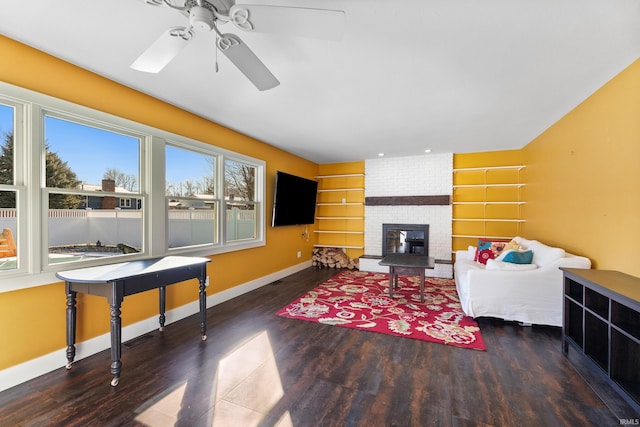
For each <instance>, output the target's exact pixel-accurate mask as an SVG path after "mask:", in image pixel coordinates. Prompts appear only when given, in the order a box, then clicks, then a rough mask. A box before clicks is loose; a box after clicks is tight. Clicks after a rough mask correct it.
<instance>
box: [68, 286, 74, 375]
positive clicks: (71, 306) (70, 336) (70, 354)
mask: <svg viewBox="0 0 640 427" xmlns="http://www.w3.org/2000/svg"><path fill="white" fill-rule="evenodd" d="M66 288H67V365H66V368H67V369H71V364H72V363H73V359H75V357H76V292H74V291H72V290H71V289H70V288H71V286H70V285H69V283H67V284H66Z"/></svg>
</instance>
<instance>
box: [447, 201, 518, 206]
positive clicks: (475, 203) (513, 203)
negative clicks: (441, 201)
mask: <svg viewBox="0 0 640 427" xmlns="http://www.w3.org/2000/svg"><path fill="white" fill-rule="evenodd" d="M452 204H453V205H526V204H527V202H507V201H505V202H453V203H452Z"/></svg>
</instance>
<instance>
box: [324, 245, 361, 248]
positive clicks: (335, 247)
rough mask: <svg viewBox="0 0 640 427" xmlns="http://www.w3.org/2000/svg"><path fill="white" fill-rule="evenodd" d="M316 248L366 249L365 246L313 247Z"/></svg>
mask: <svg viewBox="0 0 640 427" xmlns="http://www.w3.org/2000/svg"><path fill="white" fill-rule="evenodd" d="M313 247H314V248H341V249H364V246H349V245H313Z"/></svg>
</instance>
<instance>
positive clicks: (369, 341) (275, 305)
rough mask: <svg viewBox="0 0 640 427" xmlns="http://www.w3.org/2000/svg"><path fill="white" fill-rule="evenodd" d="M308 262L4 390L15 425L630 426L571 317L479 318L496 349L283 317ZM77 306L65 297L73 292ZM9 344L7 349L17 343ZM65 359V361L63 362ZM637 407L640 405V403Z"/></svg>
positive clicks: (308, 284)
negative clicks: (116, 358)
mask: <svg viewBox="0 0 640 427" xmlns="http://www.w3.org/2000/svg"><path fill="white" fill-rule="evenodd" d="M335 273H336V271H335V270H328V269H326V270H315V269H312V268H310V269H307V270H304V271H302V272H300V273H297V274H294V275H292V276H290V277H287V278H286V279H283V280H282V281H279V282H277V283H274V284H271V285H268V286H265V287H263V288H261V289H258V290H256V291H254V292H251V293H249V294H246V295H243V296H241V297H238V298H236V299H234V300H231V301H228V302H226V303H224V304H220V305H218V306H215V307H213V308H211V309H209V310H208V313H207V316H208V318H207V321H208V340H207V341H206V342H201V341H200V336H199V328H198V318H197V315H194V316H191V317H189V318H187V319H184V320H182V321H179V322H176V323H173V324H171V325H168V326H167V327H166V328H165V330H164V331H163V332H158V331H155V332H151V333H149V334H147V335H144V336H142V337H139V338H136V339H135V340H132V341H130V342H128V343H125V345H124V346H123V354H122V361H123V372H122V379H121V381H120V385H119V386H118V387H116V388H113V387H111V386H110V385H109V382H110V380H111V374H110V373H109V364H110V360H109V357H110V356H109V351H108V350H107V351H103V352H101V353H99V354H96V355H94V356H92V357H89V358H86V359H83V360H80V361H78V362H77V363H75V364H74V366H73V368H72V369H71V370H70V371H67V370H65V369H64V367H62V368H60V369H57V370H56V371H54V372H51V373H49V374H46V375H44V376H42V377H39V378H36V379H34V380H32V381H29V382H27V383H25V384H22V385H19V386H17V387H14V388H12V389H9V390H6V391H4V392H2V393H0V425H2V426H15V425H19V426H47V425H60V426H89V425H98V426H103V425H104V426H120V425H125V426H154V427H155V426H211V425H216V426H242V427H244V426H295V427H301V426H367V427H369V426H430V425H433V426H553V427H556V426H590V425H593V426H617V425H620V421H619V417H621V416H625V417H627V418H632V415H628V416H626V414H622V415H620V414H614V413H612V412H611V411H610V410H609V409H608V408H607V406H605V405H604V404H603V402H602V401H601V400H600V399H599V398H598V396H597V395H596V394H595V393H594V391H593V390H592V389H591V388H590V387H589V386H588V385H587V384H586V383H585V382H584V380H583V379H582V377H581V376H580V375H579V374H578V373H577V372H576V370H575V369H574V368H573V366H572V364H571V363H569V360H567V358H566V357H564V356H563V355H562V352H561V346H560V329H559V328H545V327H521V326H519V325H517V324H512V323H505V322H501V321H497V320H491V319H480V321H479V323H480V327H481V331H482V334H483V337H484V340H485V342H486V344H487V348H488V351H486V352H481V351H474V350H467V349H461V348H456V347H450V346H445V345H440V344H434V343H427V342H423V341H417V340H412V339H407V338H398V337H392V336H388V335H382V334H377V333H373V332H365V331H356V330H351V329H345V328H339V327H333V326H328V325H321V324H317V323H312V322H306V321H301V320H292V319H286V318H281V317H277V316H275V315H274V313H275V312H276V311H277V310H278V309H280V308H282V307H283V306H284V305H286V304H287V303H289V302H291V301H292V300H293V299H294V298H296V297H298V296H300V295H301V294H302V293H304V292H305V291H306V290H308V289H311V288H313V287H314V286H315V285H316V284H318V283H320V282H322V281H324V280H325V279H327V278H328V277H330V276H332V275H333V274H335ZM63 306H64V304H63ZM5 351H6V349H5ZM63 363H64V361H61V362H60V364H61V365H62V364H63ZM633 418H635V415H633Z"/></svg>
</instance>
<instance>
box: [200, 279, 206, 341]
mask: <svg viewBox="0 0 640 427" xmlns="http://www.w3.org/2000/svg"><path fill="white" fill-rule="evenodd" d="M199 281H200V335H201V336H202V341H206V339H207V292H206V290H205V289H206V287H207V278H206V277H202V278H201V279H200V280H199Z"/></svg>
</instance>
